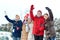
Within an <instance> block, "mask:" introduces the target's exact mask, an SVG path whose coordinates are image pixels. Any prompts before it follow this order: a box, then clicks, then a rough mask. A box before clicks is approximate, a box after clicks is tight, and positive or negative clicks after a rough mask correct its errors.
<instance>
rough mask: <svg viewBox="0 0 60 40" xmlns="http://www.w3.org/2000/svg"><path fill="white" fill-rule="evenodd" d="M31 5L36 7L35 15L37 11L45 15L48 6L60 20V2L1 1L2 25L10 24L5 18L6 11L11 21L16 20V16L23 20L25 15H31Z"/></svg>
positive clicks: (47, 0)
mask: <svg viewBox="0 0 60 40" xmlns="http://www.w3.org/2000/svg"><path fill="white" fill-rule="evenodd" d="M31 4H34V5H35V10H34V14H36V13H37V10H42V12H43V14H44V13H46V12H47V11H46V10H45V7H46V6H48V7H50V8H51V9H52V11H53V14H54V18H60V14H59V13H60V1H59V0H0V25H1V24H5V23H8V21H7V20H6V19H5V17H4V16H5V14H4V11H6V12H7V15H8V16H9V18H10V19H14V18H15V15H16V14H18V15H20V17H21V19H23V18H24V15H25V14H26V13H29V9H30V6H31Z"/></svg>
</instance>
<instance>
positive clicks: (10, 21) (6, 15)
mask: <svg viewBox="0 0 60 40" xmlns="http://www.w3.org/2000/svg"><path fill="white" fill-rule="evenodd" d="M5 18H6V19H7V20H8V21H9V22H11V23H13V22H14V21H13V20H11V19H9V18H8V16H7V15H6V16H5Z"/></svg>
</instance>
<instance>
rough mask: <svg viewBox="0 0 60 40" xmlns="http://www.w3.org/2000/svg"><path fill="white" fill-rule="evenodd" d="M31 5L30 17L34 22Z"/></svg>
mask: <svg viewBox="0 0 60 40" xmlns="http://www.w3.org/2000/svg"><path fill="white" fill-rule="evenodd" d="M33 9H34V8H33V5H31V8H30V17H31V19H32V20H34V15H33Z"/></svg>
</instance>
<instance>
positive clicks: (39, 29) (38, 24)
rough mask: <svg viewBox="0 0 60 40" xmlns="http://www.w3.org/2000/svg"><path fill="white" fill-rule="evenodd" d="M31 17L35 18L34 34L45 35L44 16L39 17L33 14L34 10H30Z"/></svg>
mask: <svg viewBox="0 0 60 40" xmlns="http://www.w3.org/2000/svg"><path fill="white" fill-rule="evenodd" d="M30 17H31V19H32V20H33V22H34V23H33V32H32V33H33V34H34V35H37V36H43V35H44V29H45V28H44V25H43V24H44V17H43V16H41V17H39V18H38V17H37V16H34V15H33V11H32V10H30Z"/></svg>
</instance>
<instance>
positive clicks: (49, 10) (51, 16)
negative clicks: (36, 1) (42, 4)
mask: <svg viewBox="0 0 60 40" xmlns="http://www.w3.org/2000/svg"><path fill="white" fill-rule="evenodd" d="M47 10H48V12H49V16H50V20H51V21H53V13H52V11H51V9H50V8H48V7H47Z"/></svg>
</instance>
